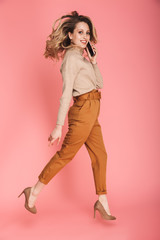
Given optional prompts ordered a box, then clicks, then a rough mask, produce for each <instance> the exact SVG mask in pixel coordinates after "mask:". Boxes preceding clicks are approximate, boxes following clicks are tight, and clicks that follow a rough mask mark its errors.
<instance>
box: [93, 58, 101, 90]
mask: <svg viewBox="0 0 160 240" xmlns="http://www.w3.org/2000/svg"><path fill="white" fill-rule="evenodd" d="M92 66H93V69H94V72H95V75H96V88H97V89H99V88H103V78H102V75H101V73H100V70H99V68H98V65H97V63H96V64H92Z"/></svg>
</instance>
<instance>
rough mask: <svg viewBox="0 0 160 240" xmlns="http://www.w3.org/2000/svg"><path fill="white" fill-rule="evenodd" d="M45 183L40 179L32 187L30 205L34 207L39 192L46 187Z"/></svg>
mask: <svg viewBox="0 0 160 240" xmlns="http://www.w3.org/2000/svg"><path fill="white" fill-rule="evenodd" d="M44 186H45V184H44V183H42V182H40V181H38V182H37V183H36V184H35V185H34V186H33V187H32V188H31V192H30V196H29V199H28V206H29V207H30V208H32V207H33V206H34V205H35V202H36V199H37V197H38V194H39V193H40V192H41V190H42V189H43V188H44Z"/></svg>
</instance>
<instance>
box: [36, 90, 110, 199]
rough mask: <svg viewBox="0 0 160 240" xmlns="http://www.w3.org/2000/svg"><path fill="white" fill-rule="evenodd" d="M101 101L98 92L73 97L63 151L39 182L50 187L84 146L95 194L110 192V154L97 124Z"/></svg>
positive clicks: (59, 152)
mask: <svg viewBox="0 0 160 240" xmlns="http://www.w3.org/2000/svg"><path fill="white" fill-rule="evenodd" d="M100 98H101V92H100V91H99V90H98V89H94V90H92V91H90V92H88V93H85V94H82V95H79V96H76V97H75V96H73V100H74V103H73V105H72V106H71V107H70V109H69V111H68V132H67V133H66V136H65V138H64V140H63V143H62V146H61V149H60V150H59V151H57V152H56V153H55V155H54V156H53V157H52V158H51V159H50V161H49V162H48V163H47V165H46V166H45V167H44V169H43V171H42V172H41V174H40V175H39V180H40V182H42V183H44V184H47V183H48V182H49V181H50V180H51V179H52V178H53V177H54V176H55V175H56V174H57V173H58V172H59V171H60V170H61V169H62V168H63V167H64V166H65V165H66V164H67V163H69V162H70V161H71V160H72V159H73V157H74V156H75V155H76V153H77V152H78V150H79V149H80V147H81V146H82V145H83V144H85V146H86V148H87V150H88V153H89V156H90V158H91V166H92V169H93V177H94V183H95V189H96V194H98V195H100V194H106V193H107V190H106V166H107V152H106V149H105V146H104V142H103V137H102V131H101V126H100V124H99V122H98V116H99V113H100Z"/></svg>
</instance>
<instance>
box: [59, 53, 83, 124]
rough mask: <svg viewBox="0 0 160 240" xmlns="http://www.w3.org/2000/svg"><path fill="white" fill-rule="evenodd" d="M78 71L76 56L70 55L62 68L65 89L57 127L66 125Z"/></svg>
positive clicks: (63, 89) (61, 99) (63, 88)
mask: <svg viewBox="0 0 160 240" xmlns="http://www.w3.org/2000/svg"><path fill="white" fill-rule="evenodd" d="M78 71H79V67H78V63H77V58H76V56H75V55H74V54H69V55H68V56H67V57H66V59H65V60H64V62H63V65H62V68H61V73H62V79H63V87H62V96H61V98H60V106H59V110H58V116H57V122H56V124H57V125H62V126H63V125H64V122H65V118H66V114H67V112H68V109H69V106H70V103H71V99H72V92H73V86H74V81H75V78H76V75H77V73H78Z"/></svg>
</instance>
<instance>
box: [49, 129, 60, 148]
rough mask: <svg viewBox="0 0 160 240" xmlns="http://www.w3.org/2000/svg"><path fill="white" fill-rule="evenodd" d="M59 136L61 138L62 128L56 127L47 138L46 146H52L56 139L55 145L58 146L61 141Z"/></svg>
mask: <svg viewBox="0 0 160 240" xmlns="http://www.w3.org/2000/svg"><path fill="white" fill-rule="evenodd" d="M61 136H62V126H61V125H56V127H55V128H54V130H53V131H52V133H51V134H50V136H49V138H48V141H49V144H48V146H50V145H53V143H54V141H55V140H56V139H58V143H57V145H58V144H59V142H60V141H61Z"/></svg>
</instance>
